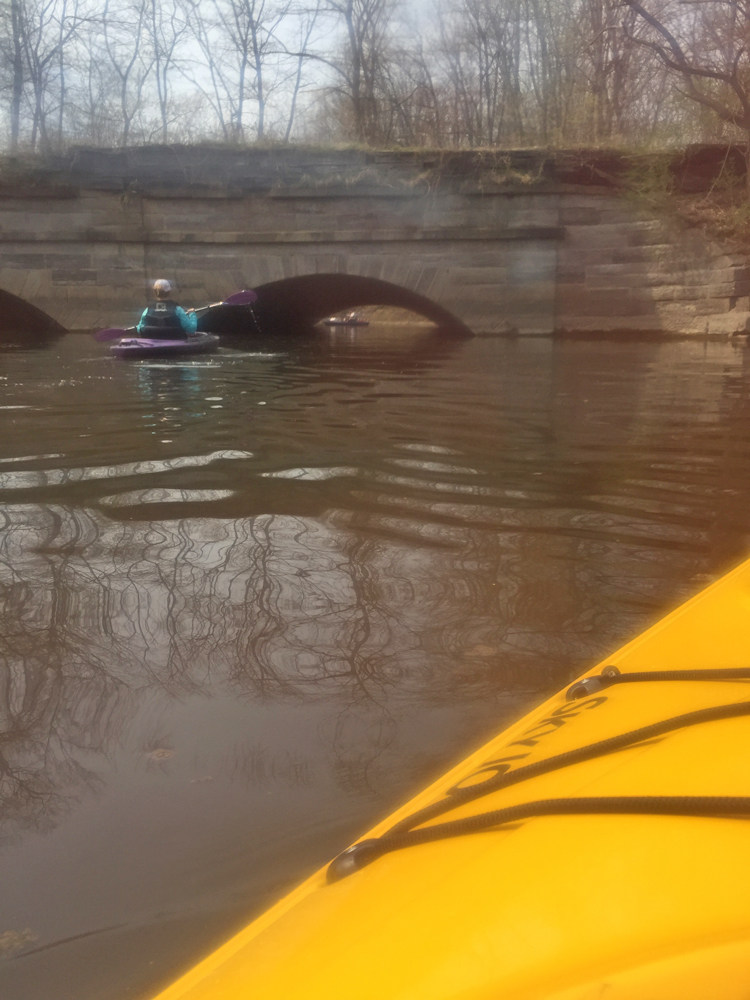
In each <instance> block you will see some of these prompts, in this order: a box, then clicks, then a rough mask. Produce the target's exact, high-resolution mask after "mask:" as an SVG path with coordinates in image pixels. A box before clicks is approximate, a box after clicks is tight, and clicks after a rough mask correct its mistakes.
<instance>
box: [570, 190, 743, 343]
mask: <svg viewBox="0 0 750 1000" xmlns="http://www.w3.org/2000/svg"><path fill="white" fill-rule="evenodd" d="M559 221H560V224H561V225H562V226H564V228H565V238H564V240H563V241H562V242H561V243H560V246H559V249H558V263H557V282H556V285H557V290H556V303H555V330H556V332H560V333H565V332H586V331H595V332H609V331H611V332H624V331H651V332H661V333H669V334H680V335H687V336H690V335H697V336H711V335H719V336H726V335H733V334H739V333H746V332H749V331H750V297H749V296H750V268H749V267H748V261H747V259H746V258H745V257H743V256H742V255H741V254H737V253H731V252H727V251H726V249H725V248H723V247H721V246H719V245H717V244H716V243H714V242H713V241H711V240H709V239H707V238H706V237H705V236H704V235H703V234H701V233H700V232H698V231H697V230H695V229H692V230H691V229H686V228H684V227H679V226H677V225H675V224H674V223H671V222H669V221H668V220H665V219H660V218H653V217H651V218H649V217H648V215H646V214H645V213H644V211H643V210H642V209H639V208H638V207H637V206H636V205H634V204H632V203H630V202H628V200H627V199H624V198H616V197H613V196H612V195H611V194H603V193H602V194H598V195H597V194H596V193H590V192H589V193H577V194H572V193H571V194H568V195H567V196H566V197H565V198H564V201H563V203H562V205H561V209H560V220H559Z"/></svg>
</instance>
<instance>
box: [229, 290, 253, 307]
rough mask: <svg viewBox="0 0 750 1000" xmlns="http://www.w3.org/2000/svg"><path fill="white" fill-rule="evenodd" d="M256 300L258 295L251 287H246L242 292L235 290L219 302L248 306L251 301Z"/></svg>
mask: <svg viewBox="0 0 750 1000" xmlns="http://www.w3.org/2000/svg"><path fill="white" fill-rule="evenodd" d="M257 301H258V296H257V295H256V294H255V292H254V291H253V290H252V288H246V289H245V290H244V291H242V292H235V293H234V295H230V296H229V297H228V298H226V299H224V301H223V302H222V303H221V304H222V305H223V306H249V305H252V303H253V302H257Z"/></svg>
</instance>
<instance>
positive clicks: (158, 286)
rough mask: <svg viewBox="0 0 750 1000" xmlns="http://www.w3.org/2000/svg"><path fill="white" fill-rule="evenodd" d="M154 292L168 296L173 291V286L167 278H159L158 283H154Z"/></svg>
mask: <svg viewBox="0 0 750 1000" xmlns="http://www.w3.org/2000/svg"><path fill="white" fill-rule="evenodd" d="M154 291H155V292H164V293H165V294H166V295H169V293H170V292H171V291H172V286H171V285H170V283H169V282H168V281H167V279H166V278H159V279H158V280H157V281H155V282H154Z"/></svg>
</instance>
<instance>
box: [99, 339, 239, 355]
mask: <svg viewBox="0 0 750 1000" xmlns="http://www.w3.org/2000/svg"><path fill="white" fill-rule="evenodd" d="M218 346H219V338H218V337H217V336H216V335H215V334H212V333H194V334H190V335H189V336H187V337H185V338H184V339H182V340H151V339H148V338H146V337H123V338H122V339H121V340H119V341H118V342H117V343H116V344H113V345H112V346H111V347H110V349H109V350H110V353H111V354H113V355H114V356H115V357H116V358H157V357H158V358H164V357H173V356H174V357H177V356H181V355H184V354H206V353H208V352H209V351H215V350H216V349H217V347H218Z"/></svg>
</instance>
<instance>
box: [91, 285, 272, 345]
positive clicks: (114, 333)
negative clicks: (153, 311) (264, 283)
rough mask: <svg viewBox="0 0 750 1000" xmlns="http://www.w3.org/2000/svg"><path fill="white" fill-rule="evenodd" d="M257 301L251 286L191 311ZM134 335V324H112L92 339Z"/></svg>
mask: <svg viewBox="0 0 750 1000" xmlns="http://www.w3.org/2000/svg"><path fill="white" fill-rule="evenodd" d="M257 301H258V296H257V294H256V293H255V292H254V291H253V290H252V289H251V288H245V289H243V291H241V292H235V293H234V294H233V295H230V296H229V297H228V298H226V299H224V300H223V302H212V303H211V305H210V306H202V307H201V308H200V309H194V310H193V311H194V312H196V313H199V314H200V313H204V312H207V311H208V310H209V309H215V308H216V306H249V305H252V304H253V302H257ZM135 335H136V329H135V327H134V326H130V327H128V329H127V330H122V329H120V328H119V327H114V326H113V327H109V328H108V329H106V330H99V332H98V333H95V334H94V340H98V341H100V342H102V341H105V340H119V339H120V338H121V337H133V336H135Z"/></svg>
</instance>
